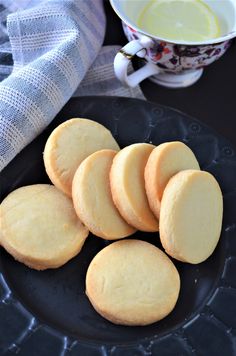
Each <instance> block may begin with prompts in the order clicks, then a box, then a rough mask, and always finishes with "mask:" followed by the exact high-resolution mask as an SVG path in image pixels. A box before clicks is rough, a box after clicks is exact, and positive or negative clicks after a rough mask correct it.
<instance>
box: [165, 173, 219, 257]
mask: <svg viewBox="0 0 236 356" xmlns="http://www.w3.org/2000/svg"><path fill="white" fill-rule="evenodd" d="M222 215H223V198H222V193H221V190H220V187H219V184H218V183H217V181H216V179H215V178H214V177H213V176H212V175H211V174H210V173H208V172H204V171H198V170H186V171H182V172H179V173H177V174H176V175H175V176H174V177H172V178H171V179H170V181H169V182H168V184H167V186H166V188H165V191H164V194H163V197H162V201H161V212H160V239H161V243H162V245H163V247H164V249H165V250H166V252H167V253H168V254H169V255H171V256H172V257H174V258H176V259H177V260H180V261H183V262H189V263H193V264H196V263H200V262H203V261H205V260H206V259H207V258H208V257H209V256H210V255H211V254H212V252H213V251H214V249H215V247H216V245H217V243H218V240H219V238H220V232H221V226H222Z"/></svg>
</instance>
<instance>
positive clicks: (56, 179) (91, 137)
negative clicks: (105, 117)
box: [43, 119, 119, 197]
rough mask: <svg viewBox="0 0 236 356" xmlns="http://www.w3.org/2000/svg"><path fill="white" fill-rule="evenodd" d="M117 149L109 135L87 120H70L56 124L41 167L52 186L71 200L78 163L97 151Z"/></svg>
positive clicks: (45, 149) (107, 131) (98, 125)
mask: <svg viewBox="0 0 236 356" xmlns="http://www.w3.org/2000/svg"><path fill="white" fill-rule="evenodd" d="M105 148H107V149H113V150H119V146H118V144H117V142H116V141H115V139H114V137H113V136H112V134H111V132H110V131H109V130H108V129H106V128H105V127H104V126H103V125H101V124H99V123H97V122H95V121H92V120H88V119H71V120H68V121H65V122H63V123H62V124H61V125H59V126H58V127H57V128H56V129H55V130H54V131H53V132H52V133H51V135H50V136H49V138H48V140H47V142H46V146H45V148H44V156H43V157H44V165H45V169H46V172H47V174H48V176H49V178H50V179H51V181H52V183H53V184H54V185H55V186H56V187H57V188H58V189H60V190H61V191H62V192H64V193H65V194H67V195H68V196H70V197H71V186H72V180H73V177H74V174H75V171H76V169H77V168H78V166H79V165H80V163H81V162H82V161H83V160H84V159H85V158H86V157H88V156H89V155H90V154H92V153H94V152H96V151H99V150H101V149H105Z"/></svg>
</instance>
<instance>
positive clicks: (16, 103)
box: [0, 0, 144, 171]
mask: <svg viewBox="0 0 236 356" xmlns="http://www.w3.org/2000/svg"><path fill="white" fill-rule="evenodd" d="M7 3H8V1H7V0H4V6H5V7H6V6H7ZM34 3H35V1H29V0H28V1H27V0H24V2H23V3H21V5H22V4H23V5H22V6H23V7H26V6H27V9H25V10H23V11H22V10H21V11H16V12H14V13H13V14H10V15H9V16H8V20H7V34H6V33H5V35H8V36H9V39H10V45H11V46H9V45H8V44H7V42H5V43H4V45H1V46H0V54H1V51H3V52H4V50H5V53H6V54H7V53H8V52H9V47H10V50H11V52H12V56H13V61H14V66H13V70H12V72H11V74H10V75H9V72H10V70H9V65H8V67H7V69H6V66H5V67H4V65H2V69H4V68H5V76H6V77H7V75H9V76H8V77H7V78H6V79H5V80H3V81H2V82H1V84H0V171H1V170H2V169H3V168H4V167H5V166H6V165H7V164H8V163H9V162H10V160H11V159H12V158H14V157H15V155H16V154H17V153H18V152H19V151H20V150H22V148H24V147H25V146H26V145H27V144H28V143H29V142H30V141H32V140H33V139H34V138H35V137H36V136H37V135H38V134H39V133H40V132H41V131H42V130H43V129H44V128H45V127H46V126H47V125H48V124H49V123H50V122H51V121H52V119H53V118H54V117H55V115H56V114H57V113H58V112H59V111H60V110H61V108H62V107H63V106H64V104H65V103H66V102H67V101H68V100H69V98H70V97H71V96H72V95H73V94H74V95H75V96H81V95H121V96H131V97H139V98H144V97H143V94H142V93H141V91H140V89H139V88H136V89H129V88H124V87H122V86H121V84H120V83H119V82H118V80H117V79H116V78H115V77H114V72H113V58H114V55H115V53H116V52H117V49H118V47H117V46H105V47H102V43H103V38H104V33H105V15H104V10H103V5H102V0H49V1H46V2H41V3H40V4H39V5H37V6H34ZM37 3H39V2H37ZM10 10H11V11H12V10H13V11H15V10H17V5H14V4H13V2H11V7H10ZM6 12H8V9H7V7H6ZM1 30H2V32H4V28H3V27H2V26H1V27H0V31H1ZM0 33H1V32H0ZM7 51H8V52H7ZM8 54H9V53H8ZM0 72H1V64H0ZM2 73H3V74H4V70H3V71H2Z"/></svg>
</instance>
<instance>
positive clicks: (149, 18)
mask: <svg viewBox="0 0 236 356" xmlns="http://www.w3.org/2000/svg"><path fill="white" fill-rule="evenodd" d="M138 25H139V26H140V28H142V29H143V30H144V31H146V32H148V33H150V34H152V35H154V36H157V37H161V38H166V39H170V40H178V41H188V42H198V41H206V40H208V39H211V38H216V37H219V36H220V25H219V21H218V18H217V16H216V15H215V14H214V12H213V11H212V10H211V9H210V7H208V5H207V4H205V3H204V2H203V1H201V0H153V1H150V2H149V3H148V5H147V6H146V7H145V8H144V10H143V11H142V13H141V15H140V17H139V20H138Z"/></svg>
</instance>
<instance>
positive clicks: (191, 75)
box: [110, 0, 236, 88]
mask: <svg viewBox="0 0 236 356" xmlns="http://www.w3.org/2000/svg"><path fill="white" fill-rule="evenodd" d="M110 2H111V5H112V7H113V9H114V10H115V12H116V13H117V15H118V16H119V17H120V18H121V20H122V25H123V29H124V32H125V35H126V37H127V38H128V40H129V41H130V42H129V43H128V44H127V45H125V46H124V47H123V48H122V49H121V50H120V51H119V53H118V54H117V55H116V57H115V60H114V69H115V73H116V76H117V78H118V79H119V80H120V81H121V82H122V83H123V84H125V85H128V86H130V87H134V86H136V85H137V84H139V83H140V82H141V81H142V80H144V79H146V78H148V77H151V78H150V79H151V80H152V81H154V82H155V83H158V84H160V85H163V86H166V87H169V88H181V87H187V86H189V85H192V84H193V83H195V82H196V81H197V80H198V79H199V78H200V76H201V75H202V72H203V67H205V66H207V65H209V64H211V63H212V62H214V61H215V60H217V59H218V58H220V57H221V56H222V55H223V54H224V53H225V51H226V50H227V49H228V47H229V46H230V43H231V39H232V38H233V37H235V36H236V0H205V2H206V3H207V5H208V6H209V7H210V8H211V9H212V10H213V11H214V13H215V14H216V15H217V16H218V19H219V22H220V27H221V32H222V36H221V37H219V38H213V39H210V40H207V41H203V42H186V41H181V42H179V41H171V40H169V39H167V38H159V37H156V36H153V35H151V34H149V33H147V32H145V31H144V30H142V28H140V27H139V26H138V25H137V22H138V18H139V15H140V13H141V12H142V11H143V9H144V7H145V6H146V5H147V3H149V2H150V0H110ZM135 55H137V56H138V57H140V58H144V59H145V60H146V62H147V63H146V64H145V65H144V66H143V67H142V68H140V69H138V70H136V71H135V72H134V73H132V74H130V75H128V73H127V69H128V64H129V62H130V60H131V59H132V58H133V57H134V56H135Z"/></svg>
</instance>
